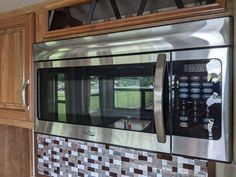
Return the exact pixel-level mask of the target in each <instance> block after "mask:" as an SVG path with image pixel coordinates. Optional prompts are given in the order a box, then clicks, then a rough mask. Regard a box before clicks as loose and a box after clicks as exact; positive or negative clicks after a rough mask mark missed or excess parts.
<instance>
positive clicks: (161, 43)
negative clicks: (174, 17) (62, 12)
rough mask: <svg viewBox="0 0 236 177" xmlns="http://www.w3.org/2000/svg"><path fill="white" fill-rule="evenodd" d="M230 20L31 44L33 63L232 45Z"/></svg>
mask: <svg viewBox="0 0 236 177" xmlns="http://www.w3.org/2000/svg"><path fill="white" fill-rule="evenodd" d="M231 23H232V18H231V17H222V18H215V19H208V20H201V21H193V22H186V23H179V24H173V25H165V26H159V27H151V28H145V29H138V30H131V31H125V32H117V33H110V34H103V35H97V36H87V37H82V38H74V39H67V40H59V41H50V42H44V43H38V44H34V45H33V48H34V61H48V60H61V59H72V58H87V57H100V56H111V55H113V56H114V55H125V54H134V53H148V52H160V51H169V50H172V51H173V50H180V49H193V48H209V47H217V46H228V45H232V38H231V37H230V36H231V35H225V34H232V29H231V28H230V24H231Z"/></svg>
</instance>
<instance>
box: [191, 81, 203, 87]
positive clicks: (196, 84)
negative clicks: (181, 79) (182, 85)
mask: <svg viewBox="0 0 236 177" xmlns="http://www.w3.org/2000/svg"><path fill="white" fill-rule="evenodd" d="M200 85H201V84H200V83H199V82H191V84H190V86H191V87H200Z"/></svg>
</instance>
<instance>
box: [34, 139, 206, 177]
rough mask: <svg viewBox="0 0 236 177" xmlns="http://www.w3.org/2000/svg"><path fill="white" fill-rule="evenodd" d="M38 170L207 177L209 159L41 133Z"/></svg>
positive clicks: (66, 175) (84, 176)
mask: <svg viewBox="0 0 236 177" xmlns="http://www.w3.org/2000/svg"><path fill="white" fill-rule="evenodd" d="M37 165H38V166H37V169H38V173H39V174H42V175H46V176H52V177H78V176H80V177H90V176H91V177H207V176H208V173H207V171H208V162H207V161H204V160H198V159H188V158H183V157H180V156H170V155H166V154H159V153H153V152H146V151H140V150H134V149H128V148H123V147H116V146H111V145H106V144H99V143H91V142H86V141H79V140H73V139H68V138H61V137H55V136H49V135H42V134H37Z"/></svg>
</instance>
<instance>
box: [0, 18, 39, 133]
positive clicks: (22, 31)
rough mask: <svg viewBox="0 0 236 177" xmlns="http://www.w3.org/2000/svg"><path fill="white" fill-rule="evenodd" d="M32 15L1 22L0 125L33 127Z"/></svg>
mask: <svg viewBox="0 0 236 177" xmlns="http://www.w3.org/2000/svg"><path fill="white" fill-rule="evenodd" d="M33 31H34V15H33V14H26V15H21V16H17V17H11V18H6V19H3V20H0V41H1V42H0V68H1V70H0V123H4V124H8V125H17V126H22V127H28V128H31V127H32V125H33V124H32V114H33V110H32V108H33V107H32V106H33V105H32V99H31V98H33V96H32V94H33V92H32V82H33V80H32V78H33V72H32V44H33V42H34V32H33Z"/></svg>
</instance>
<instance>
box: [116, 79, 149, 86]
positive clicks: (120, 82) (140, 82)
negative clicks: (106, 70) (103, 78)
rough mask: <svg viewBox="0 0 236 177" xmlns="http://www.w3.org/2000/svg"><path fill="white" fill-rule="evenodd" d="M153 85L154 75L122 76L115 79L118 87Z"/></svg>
mask: <svg viewBox="0 0 236 177" xmlns="http://www.w3.org/2000/svg"><path fill="white" fill-rule="evenodd" d="M152 85H153V78H152V77H120V78H116V80H115V86H116V87H135V86H136V87H149V86H152Z"/></svg>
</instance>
